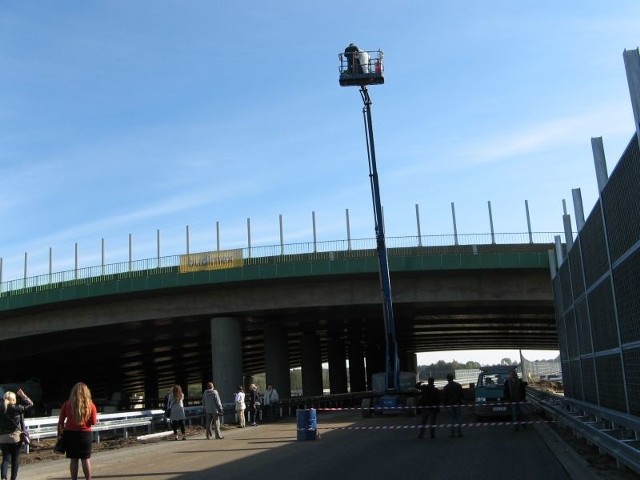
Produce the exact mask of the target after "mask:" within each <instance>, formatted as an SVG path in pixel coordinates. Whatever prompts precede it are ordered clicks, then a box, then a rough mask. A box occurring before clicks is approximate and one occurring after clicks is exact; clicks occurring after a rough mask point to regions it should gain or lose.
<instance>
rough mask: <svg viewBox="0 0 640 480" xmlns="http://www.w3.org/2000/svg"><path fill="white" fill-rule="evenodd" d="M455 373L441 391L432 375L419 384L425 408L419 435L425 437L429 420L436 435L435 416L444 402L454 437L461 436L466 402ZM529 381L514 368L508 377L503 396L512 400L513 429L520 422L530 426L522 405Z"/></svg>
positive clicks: (421, 404)
mask: <svg viewBox="0 0 640 480" xmlns="http://www.w3.org/2000/svg"><path fill="white" fill-rule="evenodd" d="M453 378H454V377H453V374H451V373H449V374H448V375H447V384H446V385H445V386H444V388H443V389H442V393H440V390H438V389H437V388H436V386H435V385H434V383H435V380H434V378H433V377H431V378H429V379H428V380H427V383H426V384H424V383H421V384H419V385H418V388H419V389H420V401H419V406H420V407H421V409H422V422H421V427H420V433H419V434H418V438H420V439H422V438H424V434H425V431H426V427H427V423H428V424H429V435H430V437H431V438H436V427H435V425H436V418H437V416H438V412H440V405H441V404H443V405H445V406H447V408H448V409H449V425H450V434H449V436H450V437H451V438H455V437H462V423H461V418H460V412H461V406H462V401H463V398H464V397H463V392H462V386H461V385H460V384H459V383H458V382H456V381H454V380H453ZM526 386H527V382H524V381H522V380H521V379H520V378H519V377H518V374H517V373H516V371H515V370H512V371H511V373H510V374H509V378H508V379H507V381H506V382H505V384H504V399H505V401H507V402H510V403H511V414H512V417H513V424H514V429H515V430H516V431H518V430H519V429H520V425H522V426H523V428H525V429H526V428H527V423H526V422H525V421H523V420H524V414H523V411H522V404H523V402H524V400H525V397H526V391H525V389H526Z"/></svg>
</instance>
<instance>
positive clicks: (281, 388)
mask: <svg viewBox="0 0 640 480" xmlns="http://www.w3.org/2000/svg"><path fill="white" fill-rule="evenodd" d="M264 363H265V377H266V382H267V384H269V383H270V384H271V385H273V386H274V388H275V389H276V390H277V392H278V395H280V398H290V397H291V373H290V372H289V341H288V338H287V332H286V330H285V329H284V328H283V327H282V326H281V325H278V324H271V323H268V324H266V325H265V327H264Z"/></svg>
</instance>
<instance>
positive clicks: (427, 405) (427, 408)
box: [418, 377, 440, 439]
mask: <svg viewBox="0 0 640 480" xmlns="http://www.w3.org/2000/svg"><path fill="white" fill-rule="evenodd" d="M434 382H435V379H434V378H433V377H430V378H429V380H427V384H426V385H425V384H424V383H422V384H420V387H419V389H420V407H421V410H422V423H421V427H420V433H419V434H418V438H420V439H422V438H424V431H425V430H426V426H427V420H428V421H429V435H430V437H431V438H436V427H435V424H436V418H437V416H438V412H439V411H440V406H439V405H440V392H439V391H438V389H437V388H436V387H435V385H434Z"/></svg>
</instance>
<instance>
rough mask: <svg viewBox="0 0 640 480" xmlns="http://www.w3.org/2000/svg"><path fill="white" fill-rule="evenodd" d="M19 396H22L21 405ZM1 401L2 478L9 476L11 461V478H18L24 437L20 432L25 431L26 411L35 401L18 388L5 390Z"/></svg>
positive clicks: (0, 445)
mask: <svg viewBox="0 0 640 480" xmlns="http://www.w3.org/2000/svg"><path fill="white" fill-rule="evenodd" d="M17 397H20V400H21V403H22V404H21V405H19V404H18V403H17V402H18V399H17ZM2 399H3V402H1V403H0V448H1V449H2V465H1V467H0V471H1V472H2V480H7V479H8V478H9V477H8V476H7V475H8V474H9V462H11V480H16V479H17V478H18V467H19V466H20V450H22V444H23V443H22V439H21V437H20V433H21V432H23V431H24V413H25V412H26V411H28V410H29V409H30V408H31V407H32V406H33V402H32V401H31V399H30V398H29V397H27V395H26V394H25V393H24V392H23V391H22V389H21V388H19V389H18V391H17V392H16V393H13V392H5V394H4V395H3V397H2Z"/></svg>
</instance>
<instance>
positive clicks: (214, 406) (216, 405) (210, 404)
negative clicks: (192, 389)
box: [202, 382, 224, 440]
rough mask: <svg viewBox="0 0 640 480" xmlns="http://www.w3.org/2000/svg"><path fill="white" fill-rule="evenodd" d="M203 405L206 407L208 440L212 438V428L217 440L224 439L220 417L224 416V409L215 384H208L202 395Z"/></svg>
mask: <svg viewBox="0 0 640 480" xmlns="http://www.w3.org/2000/svg"><path fill="white" fill-rule="evenodd" d="M202 405H203V406H204V414H205V425H206V435H207V440H209V439H210V438H211V437H212V433H211V427H212V426H213V430H214V432H215V435H216V439H218V440H220V439H222V438H224V437H223V436H222V435H221V434H220V416H221V415H223V414H224V409H223V407H222V402H221V401H220V395H219V394H218V391H217V390H216V389H215V386H214V385H213V382H209V383H207V389H206V390H205V391H204V392H203V393H202Z"/></svg>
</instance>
